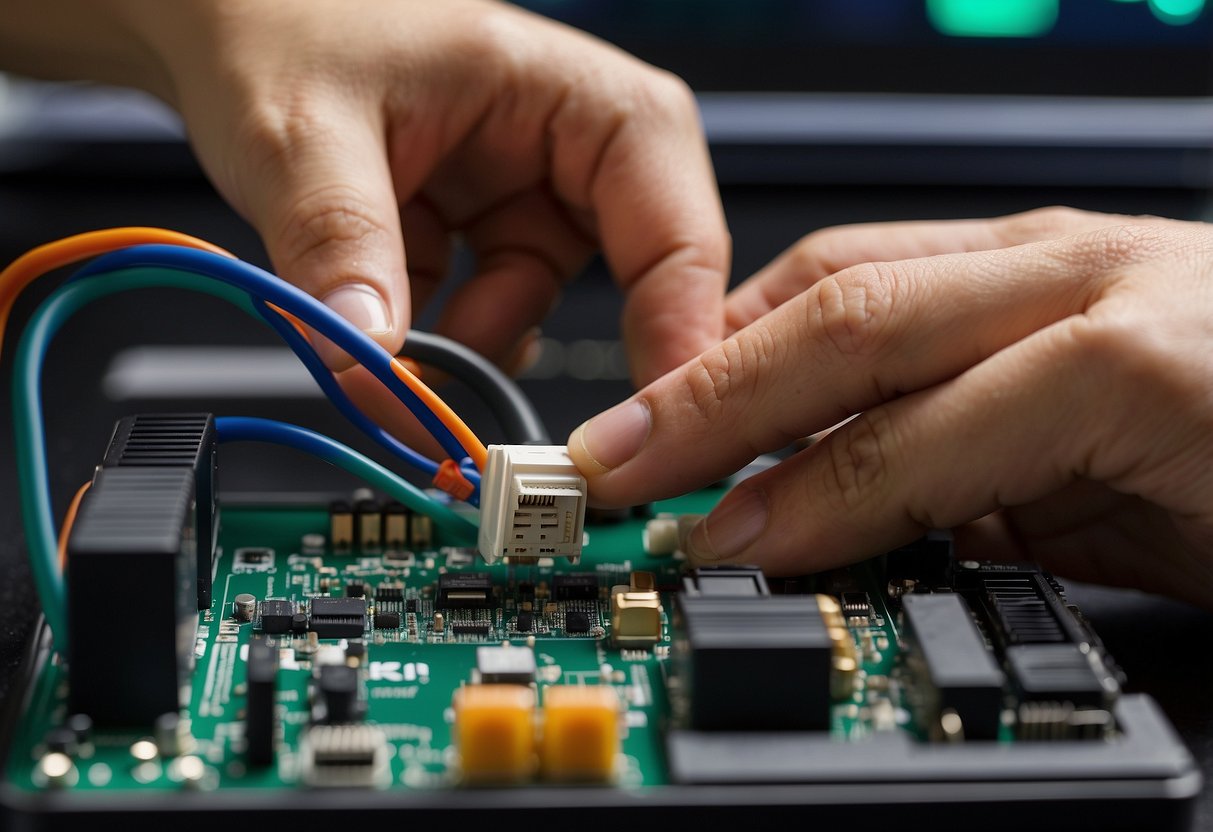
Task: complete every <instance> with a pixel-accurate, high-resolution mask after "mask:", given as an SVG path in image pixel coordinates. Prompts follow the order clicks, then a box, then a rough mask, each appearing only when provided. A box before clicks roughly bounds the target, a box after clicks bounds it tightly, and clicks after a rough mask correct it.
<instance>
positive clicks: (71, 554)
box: [67, 467, 198, 729]
mask: <svg viewBox="0 0 1213 832" xmlns="http://www.w3.org/2000/svg"><path fill="white" fill-rule="evenodd" d="M193 509H194V472H193V471H191V470H190V469H188V468H138V467H136V468H103V469H102V470H100V471H99V472H98V473H97V476H96V478H95V480H94V482H93V487H92V488H91V489H89V491H88V492H87V493H86V494H85V496H84V500H83V502H82V503H81V505H80V511H79V514H78V515H77V519H76V522H75V524H74V525H73V527H72V532H71V536H70V538H69V540H68V547H67V548H68V559H67V626H68V631H69V633H70V642H71V644H70V647H69V649H68V662H69V664H68V666H69V667H70V668H71V678H70V681H69V684H70V707H71V713H82V714H87V715H88V716H90V717H92V719H93V721H94V722H95V723H96V724H97V725H99V726H106V727H108V726H130V727H140V728H144V729H146V728H148V727H149V726H151V725H152V724H153V723H154V722H155V721H156V718H157V717H158V716H160V715H161V714H164V713H169V712H176V711H177V710H178V708H180V707H181V705H182V703H181V702H180V700H179V693H180V691H181V690H182V689H183V688H184V687H188V685H189V680H190V673H191V671H192V669H193V666H194V646H193V645H194V631H195V630H196V628H197V623H198V621H197V618H198V595H197V583H196V581H197V559H196V553H195V550H194V517H193ZM115 610H122V611H123V612H122V616H123V621H124V625H123V626H121V627H115V626H114V625H113V622H114V620H115V618H114V616H115Z"/></svg>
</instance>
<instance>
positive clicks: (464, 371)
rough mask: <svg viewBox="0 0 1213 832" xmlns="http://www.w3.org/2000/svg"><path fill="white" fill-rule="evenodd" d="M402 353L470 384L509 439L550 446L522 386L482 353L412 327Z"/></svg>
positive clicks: (521, 443)
mask: <svg viewBox="0 0 1213 832" xmlns="http://www.w3.org/2000/svg"><path fill="white" fill-rule="evenodd" d="M400 354H401V355H402V356H404V357H406V358H411V359H413V360H414V361H418V362H420V363H422V364H428V365H430V366H431V367H433V368H435V369H437V370H441V371H442V372H444V373H449V374H450V375H452V376H454V377H455V378H457V379H459V380H460V381H462V382H463V383H464V384H466V385H468V386H469V387H471V388H472V389H473V390H475V391H476V393H478V394H479V395H480V397H481V398H482V399H484V401H485V403H486V404H488V406H489V409H490V410H492V411H493V416H495V417H496V419H497V421H498V423H500V425H501V427H502V429H503V430H504V431H505V435H506V439H507V440H508V441H509V442H511V443H513V444H516V445H550V444H552V438H551V437H550V436H549V435H548V431H547V428H546V427H544V425H543V420H542V419H541V418H539V413H538V412H537V411H536V410H535V405H533V404H532V403H531V400H530V399H528V398H527V395H526V393H524V392H522V388H521V387H519V386H518V384H517V383H516V382H515V381H514V380H513V379H512V378H510V377H509V376H507V375H506V374H505V373H503V372H502V371H501V369H500V368H498V367H497V365H496V364H494V363H493V362H491V361H489V360H488V359H487V358H485V357H484V356H483V355H481V354H480V353H478V352H476V351H475V350H473V349H471V348H470V347H465V346H464V345H463V344H460V343H459V342H458V341H452V340H451V339H450V338H446V337H444V336H442V335H435V334H434V333H432V332H421V331H420V330H416V329H410V330H409V331H408V335H406V336H405V339H404V348H403V349H401V350H400Z"/></svg>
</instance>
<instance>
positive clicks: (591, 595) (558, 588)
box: [552, 572, 598, 601]
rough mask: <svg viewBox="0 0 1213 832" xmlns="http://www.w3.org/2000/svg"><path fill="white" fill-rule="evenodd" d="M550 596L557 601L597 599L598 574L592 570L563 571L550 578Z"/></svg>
mask: <svg viewBox="0 0 1213 832" xmlns="http://www.w3.org/2000/svg"><path fill="white" fill-rule="evenodd" d="M552 598H554V599H555V600H557V601H597V600H598V575H597V574H596V573H594V572H565V573H563V574H558V575H555V576H554V577H553V578H552Z"/></svg>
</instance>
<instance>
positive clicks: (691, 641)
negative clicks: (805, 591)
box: [679, 595, 833, 731]
mask: <svg viewBox="0 0 1213 832" xmlns="http://www.w3.org/2000/svg"><path fill="white" fill-rule="evenodd" d="M679 614H680V618H681V622H682V627H683V633H684V635H683V640H682V643H681V649H682V657H681V659H682V661H681V664H682V667H681V675H682V678H683V680H684V682H683V686H682V687H683V688H684V689H685V690H686V692H687V695H688V696H689V697H690V702H689V717H690V723H691V726H692V727H694V728H696V729H700V730H728V731H752V730H791V731H795V730H824V729H826V728H828V727H829V725H830V668H831V656H832V651H833V643H832V642H831V640H830V637H829V633H828V632H827V630H826V625H825V621H824V620H823V618H822V616H821V611H820V609H819V608H818V605H817V599H816V598H814V597H812V596H807V595H792V596H770V597H749V598H745V597H733V598H714V597H710V596H694V595H680V596H679ZM756 680H757V681H756Z"/></svg>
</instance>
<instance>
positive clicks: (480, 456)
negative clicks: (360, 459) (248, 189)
mask: <svg viewBox="0 0 1213 832" xmlns="http://www.w3.org/2000/svg"><path fill="white" fill-rule="evenodd" d="M266 306H268V307H269V308H270V309H273V310H274V311H275V312H277V313H278V314H279V315H282V316H283V317H284V318H286V319H287V320H288V321H290V322H291V324H292V326H294V327H295V329H297V330H299V332H300V333H301V334H302V335H303V336H304V337H305V338H307V337H308V334H307V331H306V330H305V329H304V327H303V323H302V322H301V321H300V320H299V319H298V318H296V317H295V316H294V315H292V314H291V313H289V312H287V311H286V310H285V309H280V308H278V307H277V306H275V305H274V304H272V303H267V304H266ZM309 340H310V339H309ZM392 372H394V373H395V374H396V377H397V378H399V379H400V380H401V381H403V382H404V383H405V384H406V385H408V388H409V389H410V390H412V391H413V392H414V393H416V394H417V398H419V399H421V401H422V402H423V403H424V404H425V406H426V407H428V408H429V409H430V410H432V411H434V415H435V416H437V417H438V421H440V422H442V424H443V425H444V426H445V427H446V429H447V430H449V431H450V432H451V435H452V436H454V437H455V438H456V439H457V440H459V444H460V445H462V446H463V447H464V450H466V451H467V452H468V455H469V456H470V457H471V458H472V463H473V464H474V465H475V466H476V469H477V470H478V471H483V470H484V466H485V465H486V464H487V463H488V460H489V452H488V449H487V448H485V447H484V443H483V442H481V441H480V439H479V438H478V437H477V436H476V434H474V433H472V429H471V428H469V427H468V426H467V424H465V423H464V421H463V420H462V419H460V418H459V416H458V414H456V413H455V411H453V410H451V408H450V406H449V405H448V404H447V403H446V402H444V401H443V400H442V399H441V398H439V396H438V394H437V393H435V392H434V391H433V390H431V389H430V388H429V387H427V386H426V384H425V382H424V381H422V380H421V379H419V378H417V376H416V375H414V374H413V373H412V371H410V370H409V368H408V367H407V366H405V364H404V362H402V361H401V360H400V359H399V358H392Z"/></svg>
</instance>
